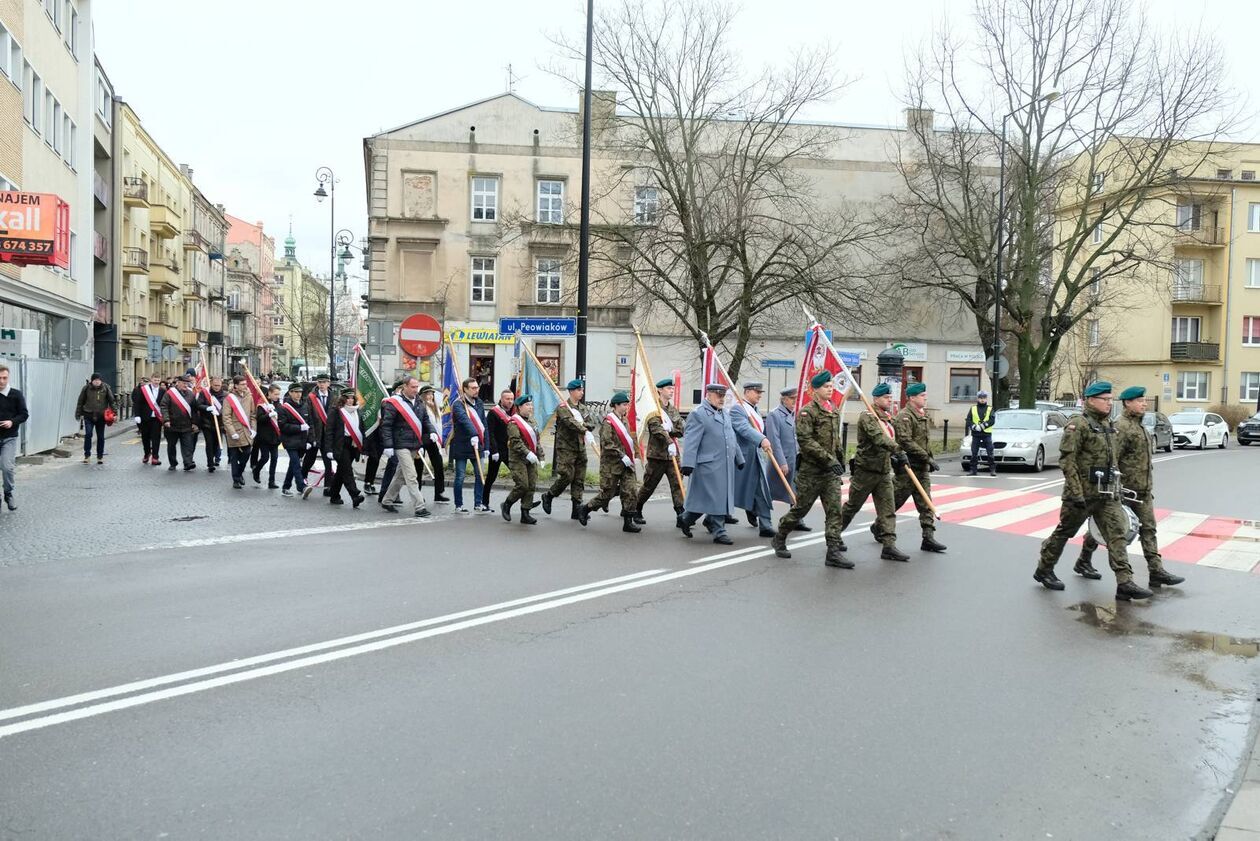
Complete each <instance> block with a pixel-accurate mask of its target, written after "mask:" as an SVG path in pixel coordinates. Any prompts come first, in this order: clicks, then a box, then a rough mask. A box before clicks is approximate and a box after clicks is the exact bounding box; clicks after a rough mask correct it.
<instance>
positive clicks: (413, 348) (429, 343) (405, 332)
mask: <svg viewBox="0 0 1260 841" xmlns="http://www.w3.org/2000/svg"><path fill="white" fill-rule="evenodd" d="M398 346H399V347H400V348H402V349H403V350H405V351H407V353H409V354H411V355H412V356H414V357H416V358H417V359H423V358H424V357H426V356H432V355H433V354H435V353H437V351H438V348H440V347H441V346H442V325H441V324H439V323H438V320H437V319H436V318H434V317H433V316H431V315H425V314H424V313H422V312H418V313H416V314H415V315H409V316H407V318H406V320H404V321H403V323H402V324H401V325H399V327H398Z"/></svg>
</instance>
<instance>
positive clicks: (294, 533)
mask: <svg viewBox="0 0 1260 841" xmlns="http://www.w3.org/2000/svg"><path fill="white" fill-rule="evenodd" d="M449 519H451V518H450V517H449V516H446V515H442V514H435V515H433V516H431V517H429V518H427V519H420V518H418V517H411V516H406V515H402V516H400V517H399V519H396V520H367V521H365V522H362V523H339V524H337V525H334V526H310V527H309V528H304V529H283V530H280V531H256V532H248V533H246V534H222V535H217V536H215V537H197V538H190V539H188V540H174V541H171V542H170V543H154V544H152V545H150V546H141V547H140V548H139V549H128V550H126V551H127V552H128V553H130V552H153V551H156V550H159V549H192V548H197V547H201V546H224V545H227V544H230V543H248V542H250V541H253V540H277V539H279V540H283V539H285V538H290V537H308V536H310V535H313V534H332V533H335V532H342V531H365V530H368V529H388V528H396V527H398V526H418V525H421V524H424V523H435V522H437V523H440V522H445V521H446V520H449ZM111 554H118V553H111Z"/></svg>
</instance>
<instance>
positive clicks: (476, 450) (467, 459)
mask: <svg viewBox="0 0 1260 841" xmlns="http://www.w3.org/2000/svg"><path fill="white" fill-rule="evenodd" d="M479 392H480V386H478V385H477V381H476V380H475V379H473V378H471V377H469V378H468V379H466V380H464V382H463V384H462V385H461V386H460V394H459V395H457V396H456V397H455V398H454V399H453V400H452V401H451V458H452V459H453V460H454V461H455V513H457V514H467V513H468V509H467V508H465V507H464V473H465V471H467V470H469V469H471V470H472V474H473V510H474V511H478V512H480V511H481V502H480V500H481V496H482V483H481V463H480V462H481V453H482V451H483V450H485V448H486V442H485V438H486V407H485V404H483V403H482V402H481V398H479V397H478V396H477V395H478V393H479ZM470 464H471V468H470V467H469V465H470Z"/></svg>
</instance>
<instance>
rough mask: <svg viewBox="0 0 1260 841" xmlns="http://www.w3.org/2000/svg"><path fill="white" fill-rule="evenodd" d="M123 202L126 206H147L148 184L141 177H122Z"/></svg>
mask: <svg viewBox="0 0 1260 841" xmlns="http://www.w3.org/2000/svg"><path fill="white" fill-rule="evenodd" d="M123 204H124V205H126V206H127V207H148V206H149V185H148V184H146V183H144V179H143V178H134V177H132V178H124V179H123Z"/></svg>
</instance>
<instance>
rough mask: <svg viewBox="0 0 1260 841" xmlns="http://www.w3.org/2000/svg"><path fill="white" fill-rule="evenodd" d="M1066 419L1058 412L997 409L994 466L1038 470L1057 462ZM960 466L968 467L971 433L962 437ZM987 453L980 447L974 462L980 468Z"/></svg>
mask: <svg viewBox="0 0 1260 841" xmlns="http://www.w3.org/2000/svg"><path fill="white" fill-rule="evenodd" d="M1065 426H1067V418H1066V417H1064V416H1063V414H1062V413H1060V412H1047V411H1044V410H1042V409H999V410H998V411H997V412H995V413H994V415H993V460H994V461H995V462H996V463H997V464H998V465H1004V464H1012V465H1021V466H1024V467H1031V468H1032V469H1033V470H1034V471H1040V470H1041V469H1042V468H1043V467H1045V466H1046V465H1047V464H1058V463H1059V444H1060V442H1061V441H1062V440H1063V427H1065ZM960 452H961V454H962V466H963V469H964V470H970V469H971V436H970V435H968V436H967V437H966V438H964V439H963V442H962V448H961V450H960ZM987 460H988V455H987V454H986V453H985V451H984V450H983V449H981V450H980V454H979V457H978V460H977V462H976V463H977V465H978V466H980V467H983V466H984V465H985V462H986V461H987Z"/></svg>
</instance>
